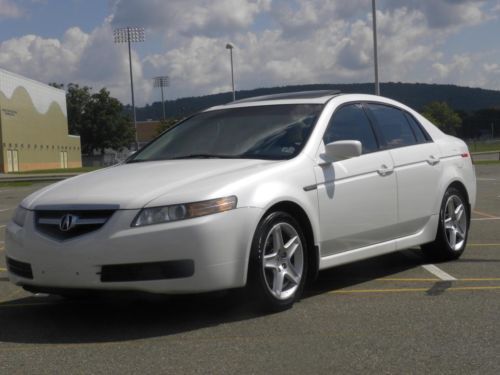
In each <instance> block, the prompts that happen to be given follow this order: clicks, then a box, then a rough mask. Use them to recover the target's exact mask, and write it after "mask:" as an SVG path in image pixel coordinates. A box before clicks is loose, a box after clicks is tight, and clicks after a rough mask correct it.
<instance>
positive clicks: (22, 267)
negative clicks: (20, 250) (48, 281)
mask: <svg viewBox="0 0 500 375" xmlns="http://www.w3.org/2000/svg"><path fill="white" fill-rule="evenodd" d="M7 268H8V269H9V272H10V273H13V274H14V275H17V276H21V277H24V278H26V279H33V271H32V270H31V264H29V263H24V262H20V261H18V260H14V259H12V258H9V257H7Z"/></svg>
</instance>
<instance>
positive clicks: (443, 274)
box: [422, 264, 457, 281]
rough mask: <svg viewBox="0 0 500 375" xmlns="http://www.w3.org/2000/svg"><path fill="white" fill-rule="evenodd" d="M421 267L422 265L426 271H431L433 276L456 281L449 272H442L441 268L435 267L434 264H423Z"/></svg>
mask: <svg viewBox="0 0 500 375" xmlns="http://www.w3.org/2000/svg"><path fill="white" fill-rule="evenodd" d="M422 267H424V268H425V269H426V270H427V271H429V272H430V273H432V274H433V275H434V276H437V277H439V278H440V279H441V280H443V281H456V280H457V279H455V278H454V277H453V276H451V275H450V274H448V273H446V272H444V271H443V270H442V269H441V268H438V267H436V266H435V265H434V264H424V265H423V266H422Z"/></svg>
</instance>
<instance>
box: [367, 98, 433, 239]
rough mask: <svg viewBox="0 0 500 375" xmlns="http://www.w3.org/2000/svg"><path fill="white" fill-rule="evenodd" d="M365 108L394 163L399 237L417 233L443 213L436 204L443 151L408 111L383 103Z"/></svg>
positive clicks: (368, 105)
mask: <svg viewBox="0 0 500 375" xmlns="http://www.w3.org/2000/svg"><path fill="white" fill-rule="evenodd" d="M365 108H366V109H367V110H368V113H369V115H370V117H371V118H372V120H373V122H374V123H375V125H376V130H377V133H378V134H380V138H381V139H382V142H383V143H384V145H383V147H384V148H386V149H388V150H390V153H391V156H392V159H393V160H394V170H395V175H396V180H397V186H398V194H397V197H398V198H397V201H398V230H399V236H398V237H403V236H406V235H410V234H414V233H416V232H418V231H419V230H420V229H421V228H422V227H423V226H424V225H425V223H426V222H427V221H428V219H429V218H430V216H431V215H433V214H437V213H438V211H439V207H436V204H435V202H436V191H437V186H438V181H439V176H440V174H441V164H440V155H439V149H438V147H437V146H436V145H435V144H434V143H433V142H432V139H431V138H430V137H429V135H428V134H427V133H426V132H425V131H424V130H423V128H422V127H421V125H420V124H418V122H417V121H416V120H415V119H414V118H413V116H412V115H411V114H409V113H407V112H406V111H404V110H402V109H399V108H396V107H392V106H388V105H383V104H366V105H365Z"/></svg>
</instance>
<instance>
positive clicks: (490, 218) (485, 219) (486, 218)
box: [471, 217, 500, 221]
mask: <svg viewBox="0 0 500 375" xmlns="http://www.w3.org/2000/svg"><path fill="white" fill-rule="evenodd" d="M471 220H473V221H488V220H500V217H478V218H474V219H471Z"/></svg>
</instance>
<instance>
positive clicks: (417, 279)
mask: <svg viewBox="0 0 500 375" xmlns="http://www.w3.org/2000/svg"><path fill="white" fill-rule="evenodd" d="M375 280H377V281H410V282H413V281H424V282H433V283H435V282H436V281H439V280H440V279H430V278H398V277H384V278H383V279H375Z"/></svg>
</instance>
